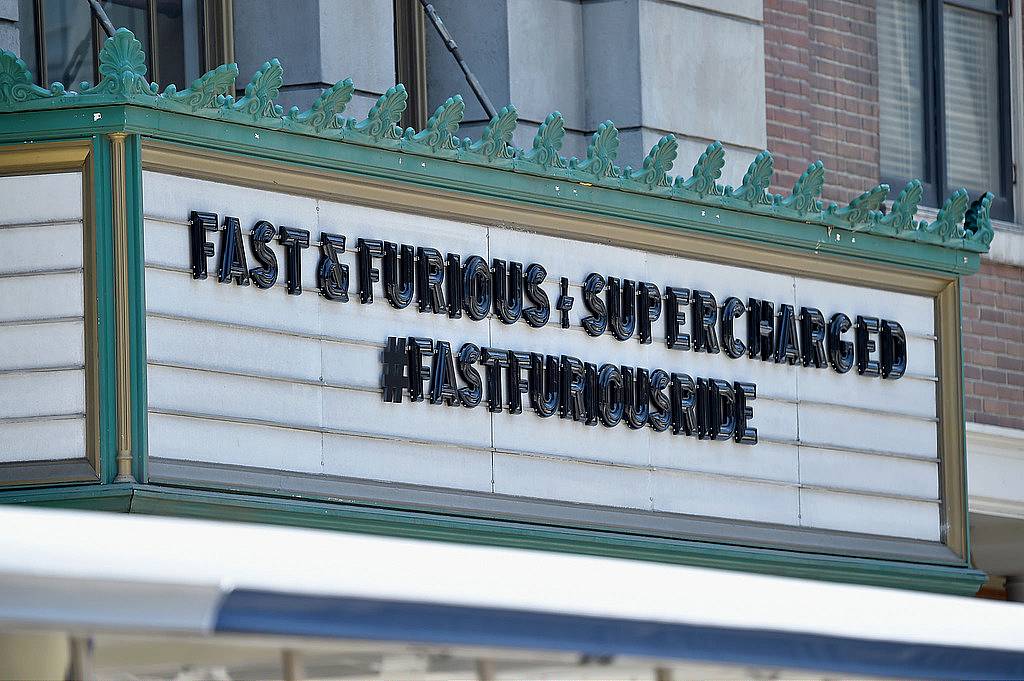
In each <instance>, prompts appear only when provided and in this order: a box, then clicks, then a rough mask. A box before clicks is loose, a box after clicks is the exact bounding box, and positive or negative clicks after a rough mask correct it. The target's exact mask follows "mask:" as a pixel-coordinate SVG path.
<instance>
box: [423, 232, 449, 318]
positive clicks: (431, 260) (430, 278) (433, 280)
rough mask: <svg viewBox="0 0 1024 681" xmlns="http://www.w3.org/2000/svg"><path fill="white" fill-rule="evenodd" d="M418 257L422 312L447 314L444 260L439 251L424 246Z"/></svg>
mask: <svg viewBox="0 0 1024 681" xmlns="http://www.w3.org/2000/svg"><path fill="white" fill-rule="evenodd" d="M416 256H417V257H416V278H417V279H418V281H417V284H418V286H417V288H418V289H419V291H418V292H417V293H418V295H419V306H420V312H432V313H433V314H442V313H444V312H447V309H446V308H445V304H444V258H442V257H441V254H440V253H438V252H437V249H434V248H423V247H422V246H421V247H420V248H418V249H417V251H416Z"/></svg>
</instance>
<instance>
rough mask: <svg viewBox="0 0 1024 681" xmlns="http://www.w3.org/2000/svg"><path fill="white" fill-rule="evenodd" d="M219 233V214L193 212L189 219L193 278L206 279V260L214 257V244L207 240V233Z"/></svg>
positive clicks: (189, 243)
mask: <svg viewBox="0 0 1024 681" xmlns="http://www.w3.org/2000/svg"><path fill="white" fill-rule="evenodd" d="M216 231H217V214H216V213H203V212H200V211H197V210H194V211H192V214H191V215H189V218H188V245H189V249H188V250H189V255H190V256H191V260H192V278H193V279H206V277H207V271H206V259H207V258H212V257H213V242H212V241H207V240H206V233H207V232H216Z"/></svg>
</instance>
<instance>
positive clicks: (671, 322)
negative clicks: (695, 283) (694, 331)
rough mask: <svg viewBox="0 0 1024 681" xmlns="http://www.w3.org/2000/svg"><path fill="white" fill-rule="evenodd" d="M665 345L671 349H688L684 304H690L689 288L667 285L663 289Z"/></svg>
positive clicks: (688, 338) (688, 336) (688, 340)
mask: <svg viewBox="0 0 1024 681" xmlns="http://www.w3.org/2000/svg"><path fill="white" fill-rule="evenodd" d="M665 294H666V301H665V307H666V308H667V309H666V310H665V325H666V326H665V345H666V346H667V347H668V348H669V349H671V350H689V349H690V334H688V333H684V332H683V329H685V328H686V306H687V305H689V304H690V289H688V288H676V287H675V286H669V287H668V288H666V289H665Z"/></svg>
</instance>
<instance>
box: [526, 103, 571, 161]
mask: <svg viewBox="0 0 1024 681" xmlns="http://www.w3.org/2000/svg"><path fill="white" fill-rule="evenodd" d="M564 139H565V119H564V118H562V114H561V113H559V112H557V111H554V112H552V113H550V114H548V117H547V118H545V119H544V122H543V123H541V124H540V128H538V129H537V134H536V135H535V136H534V138H533V148H531V149H530V150H529V151H526V152H524V153H523V154H521V155H520V157H519V161H520V164H519V165H521V166H526V165H530V166H535V167H536V168H538V169H540V170H546V169H552V168H558V169H561V168H566V167H567V166H568V162H567V161H566V160H565V158H564V157H563V156H562V155H561V154H560V153H559V151H561V149H562V142H563V140H564Z"/></svg>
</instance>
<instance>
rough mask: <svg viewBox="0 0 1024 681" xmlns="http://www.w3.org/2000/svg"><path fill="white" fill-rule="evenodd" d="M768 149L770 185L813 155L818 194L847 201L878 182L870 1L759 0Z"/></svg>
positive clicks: (784, 182)
mask: <svg viewBox="0 0 1024 681" xmlns="http://www.w3.org/2000/svg"><path fill="white" fill-rule="evenodd" d="M764 42H765V90H766V99H767V132H768V148H769V149H771V151H772V152H773V153H774V154H775V155H776V162H775V168H776V177H775V185H774V186H773V190H774V191H776V192H781V193H785V192H787V191H789V189H791V188H792V186H793V182H794V181H796V178H797V177H799V175H800V173H802V172H803V171H804V169H806V168H807V164H808V163H810V162H811V161H814V160H817V159H821V161H822V162H824V164H825V169H826V183H825V191H824V193H823V198H824V199H825V200H829V201H836V202H846V201H848V200H849V199H851V198H853V197H854V196H857V195H858V194H860V193H861V192H863V191H864V190H866V189H868V188H870V187H872V186H874V185H875V184H877V183H878V73H877V71H878V62H877V51H876V41H875V10H874V2H873V0H765V3H764Z"/></svg>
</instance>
